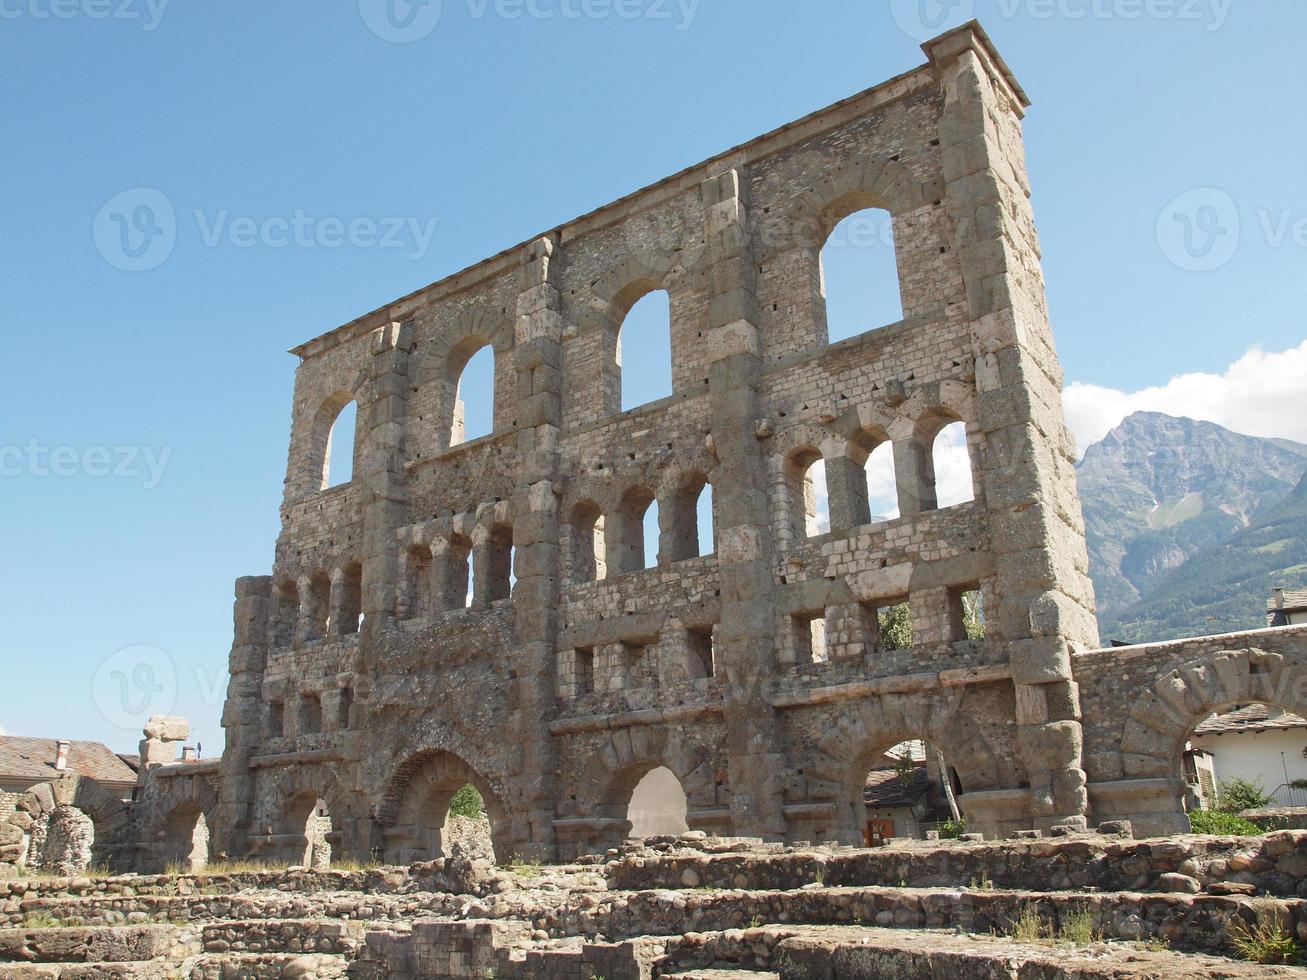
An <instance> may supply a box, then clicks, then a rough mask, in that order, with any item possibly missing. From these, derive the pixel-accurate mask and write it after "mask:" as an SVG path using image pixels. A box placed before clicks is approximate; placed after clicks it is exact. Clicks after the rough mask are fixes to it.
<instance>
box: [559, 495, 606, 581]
mask: <svg viewBox="0 0 1307 980" xmlns="http://www.w3.org/2000/svg"><path fill="white" fill-rule="evenodd" d="M566 533H567V536H568V542H567V548H568V552H567V556H568V560H569V562H570V566H569V576H568V580H569V581H571V582H573V583H575V584H583V583H585V582H601V581H603V580H604V578H606V577H607V575H608V558H607V546H606V543H605V538H604V515H603V512H602V511H601V510H600V509H599V505H598V504H596V503H595V502H594V501H592V500H583V501H581V502H580V503H578V504H577V505H576V506H575V507H573V508H572V513H571V516H570V518H569V520H568V522H567V528H566Z"/></svg>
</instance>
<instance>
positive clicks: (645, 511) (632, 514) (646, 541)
mask: <svg viewBox="0 0 1307 980" xmlns="http://www.w3.org/2000/svg"><path fill="white" fill-rule="evenodd" d="M651 509H652V510H653V511H654V520H653V522H652V529H653V534H652V537H650V535H649V534H648V531H649V530H650V521H648V520H647V517H648V516H649V511H650V510H651ZM657 527H658V523H657V510H656V508H654V495H653V492H652V491H650V490H649V489H648V488H646V487H635V488H634V489H632V490H628V491H627V492H626V495H625V496H624V497H622V501H621V503H620V504H618V506H617V510H616V511H615V512H614V513H613V514H610V515H608V518H607V519H606V520H605V522H604V531H605V534H604V537H605V543H606V545H607V547H608V569H609V571H610V572H611V573H612V574H615V575H622V574H625V573H626V572H637V571H639V570H640V569H642V568H644V567H645V565H646V560H645V555H646V553H647V552H648V551H649V550H650V548H649V545H650V544H651V545H652V553H653V554H654V555H657V553H658V532H657Z"/></svg>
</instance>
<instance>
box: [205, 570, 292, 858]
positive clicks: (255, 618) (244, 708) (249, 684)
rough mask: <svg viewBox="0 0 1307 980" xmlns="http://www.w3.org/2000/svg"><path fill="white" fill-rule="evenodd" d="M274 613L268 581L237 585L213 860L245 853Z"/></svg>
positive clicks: (213, 827) (241, 581) (263, 578)
mask: <svg viewBox="0 0 1307 980" xmlns="http://www.w3.org/2000/svg"><path fill="white" fill-rule="evenodd" d="M275 609H276V602H275V600H274V598H273V594H272V578H271V577H270V576H260V577H257V578H242V579H237V580H236V608H235V621H236V628H235V636H234V640H233V643H232V648H231V656H230V658H229V660H228V673H229V674H230V679H229V681H228V685H227V700H226V703H225V704H224V705H223V708H222V726H223V728H225V729H226V733H227V744H226V747H225V748H224V750H223V753H222V781H221V788H220V790H219V796H218V803H217V805H216V807H215V808H214V812H213V814H212V815H211V821H212V825H211V826H210V828H209V831H210V834H211V835H212V849H213V854H214V856H222V855H228V856H231V857H239V856H243V855H244V854H245V840H246V837H247V835H248V834H249V830H250V820H251V817H252V812H251V811H252V806H253V803H254V778H253V776H252V775H251V774H250V765H249V763H250V757H251V756H252V755H253V754H254V752H255V751H256V750H257V748H258V746H259V744H260V743H261V742H262V741H263V674H264V669H265V665H266V663H267V652H268V639H269V627H270V625H271V623H272V617H273V615H274V614H275Z"/></svg>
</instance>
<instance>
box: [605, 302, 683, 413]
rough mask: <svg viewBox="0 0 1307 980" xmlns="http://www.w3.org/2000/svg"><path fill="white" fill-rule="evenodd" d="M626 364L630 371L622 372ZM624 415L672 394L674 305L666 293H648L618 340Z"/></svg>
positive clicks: (634, 307)
mask: <svg viewBox="0 0 1307 980" xmlns="http://www.w3.org/2000/svg"><path fill="white" fill-rule="evenodd" d="M623 364H626V365H629V366H630V370H628V371H625V372H623V371H621V367H622V365H623ZM617 365H618V369H619V373H618V382H619V384H620V385H621V390H622V401H621V404H622V411H624V412H625V411H628V410H629V409H632V408H638V407H640V406H641V405H647V404H649V402H654V401H658V399H660V398H666V397H667V396H668V395H670V394H671V393H672V301H671V297H670V296H669V295H668V293H667V291H666V290H663V289H655V290H652V291H650V292H647V293H645V294H644V295H643V296H642V297H641V298H640V299H639V300H638V301H637V302H636V303H634V304H633V305H632V306H631V308H630V310H629V311H628V312H627V314H626V318H625V319H624V320H623V321H622V327H621V330H620V331H619V333H618V338H617Z"/></svg>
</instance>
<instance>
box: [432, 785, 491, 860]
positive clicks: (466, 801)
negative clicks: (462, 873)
mask: <svg viewBox="0 0 1307 980" xmlns="http://www.w3.org/2000/svg"><path fill="white" fill-rule="evenodd" d="M440 844H441V851H442V852H443V853H444V854H445V855H446V856H448V855H449V854H450V853H452V852H451V848H452V847H453V846H454V845H455V844H458V845H460V846H461V847H462V848H463V849H464V850H465V851H467V852H469V856H471V857H473V858H481V859H484V860H487V861H494V859H495V852H494V847H493V845H492V843H491V839H490V815H489V813H488V812H487V810H486V801H485V799H484V798H483V797H482V796H481V792H480V790H478V789H477V788H476V787H475V786H473V785H472V784H471V783H467V784H465V785H463V786H461V787H459V789H458V790H457V791H455V793H454V795H453V797H452V798H451V799H450V801H449V810H448V811H447V812H446V813H445V820H444V825H443V826H442V827H441V832H440Z"/></svg>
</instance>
